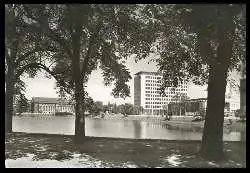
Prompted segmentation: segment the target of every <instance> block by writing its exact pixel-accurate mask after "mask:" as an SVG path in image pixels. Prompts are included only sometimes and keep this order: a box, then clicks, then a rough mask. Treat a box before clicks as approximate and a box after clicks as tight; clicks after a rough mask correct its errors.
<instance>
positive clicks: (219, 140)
mask: <svg viewBox="0 0 250 173" xmlns="http://www.w3.org/2000/svg"><path fill="white" fill-rule="evenodd" d="M223 35H224V33H223V34H221V36H222V37H220V38H219V47H218V51H217V58H216V60H215V62H213V63H210V66H209V80H208V97H207V98H208V101H207V114H206V118H205V124H204V131H203V137H202V145H201V150H200V153H201V156H202V157H204V158H206V159H209V160H220V159H222V158H223V123H224V107H225V92H226V84H227V72H228V67H229V61H230V57H231V54H232V52H231V51H232V45H233V42H232V40H230V39H228V38H227V37H225V36H223Z"/></svg>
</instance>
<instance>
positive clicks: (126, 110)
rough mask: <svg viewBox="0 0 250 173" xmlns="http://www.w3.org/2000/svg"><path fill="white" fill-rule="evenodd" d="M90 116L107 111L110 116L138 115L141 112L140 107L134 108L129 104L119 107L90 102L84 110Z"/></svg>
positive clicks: (141, 108)
mask: <svg viewBox="0 0 250 173" xmlns="http://www.w3.org/2000/svg"><path fill="white" fill-rule="evenodd" d="M86 110H87V111H89V113H90V114H91V115H94V116H97V115H99V114H100V113H101V112H106V111H108V112H109V113H110V114H123V115H125V116H126V115H139V114H141V113H142V112H143V107H142V106H140V107H139V106H134V105H133V104H130V103H125V104H121V105H117V104H111V103H108V104H107V105H104V104H103V103H102V102H101V101H96V102H92V103H91V104H89V107H88V108H86Z"/></svg>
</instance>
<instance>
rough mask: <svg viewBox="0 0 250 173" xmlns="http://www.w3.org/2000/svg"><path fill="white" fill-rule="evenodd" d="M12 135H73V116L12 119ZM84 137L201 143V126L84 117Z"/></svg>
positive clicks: (237, 136)
mask: <svg viewBox="0 0 250 173" xmlns="http://www.w3.org/2000/svg"><path fill="white" fill-rule="evenodd" d="M12 123H13V131H14V132H28V133H48V134H67V135H73V134H74V130H75V127H74V126H75V125H74V123H75V118H74V117H55V116H47V117H45V116H43V117H42V116H40V117H29V116H22V117H16V116H15V117H13V122H12ZM85 124H86V127H85V129H86V136H96V137H119V138H133V139H168V140H201V139H202V131H203V128H201V127H193V126H191V125H190V126H189V125H188V126H186V125H185V126H183V127H176V126H171V125H167V124H162V123H160V122H147V121H140V120H103V119H90V118H86V123H85ZM245 139H246V133H245V132H240V131H230V130H228V129H227V130H224V135H223V140H224V141H245Z"/></svg>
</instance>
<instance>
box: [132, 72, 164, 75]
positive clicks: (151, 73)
mask: <svg viewBox="0 0 250 173" xmlns="http://www.w3.org/2000/svg"><path fill="white" fill-rule="evenodd" d="M142 74H149V75H162V73H159V72H147V71H139V72H137V73H135V75H142Z"/></svg>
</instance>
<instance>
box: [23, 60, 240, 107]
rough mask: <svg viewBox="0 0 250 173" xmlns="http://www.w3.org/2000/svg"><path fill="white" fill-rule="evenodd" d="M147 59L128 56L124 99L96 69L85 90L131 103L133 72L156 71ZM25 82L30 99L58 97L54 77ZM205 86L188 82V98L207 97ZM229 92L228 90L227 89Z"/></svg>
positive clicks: (108, 99)
mask: <svg viewBox="0 0 250 173" xmlns="http://www.w3.org/2000/svg"><path fill="white" fill-rule="evenodd" d="M148 61H149V59H146V60H145V59H143V60H140V61H138V62H137V63H135V61H134V58H129V59H128V60H127V61H126V67H127V68H128V70H129V71H130V74H131V76H132V79H131V80H130V81H129V82H128V85H129V86H130V96H131V97H127V98H126V99H125V100H124V99H121V98H118V99H117V98H114V97H113V96H112V95H111V92H112V88H113V86H109V87H108V86H105V85H104V83H103V78H102V71H101V70H100V69H97V70H95V71H93V72H92V73H91V76H90V78H89V81H88V84H87V87H86V90H87V92H88V93H89V95H90V96H91V97H92V98H93V99H94V100H95V101H102V102H103V103H104V104H107V103H108V102H110V103H116V104H123V103H132V104H133V102H134V101H133V100H134V97H133V93H134V83H133V81H134V74H135V73H137V72H139V71H154V72H155V71H157V70H158V68H157V65H156V63H154V62H150V63H149V64H148ZM232 77H233V78H234V79H236V80H237V81H239V75H237V74H236V73H233V74H232ZM22 79H23V80H24V82H25V84H26V97H27V98H28V99H31V98H32V97H58V95H57V93H56V90H55V86H56V81H55V79H54V78H51V79H48V78H46V77H45V74H44V73H39V74H38V75H37V76H36V77H35V78H33V79H32V78H28V77H27V76H22ZM206 89H207V86H197V85H194V84H192V83H190V84H189V86H188V90H187V94H188V96H189V97H190V98H203V97H207V92H206ZM227 92H230V91H227ZM233 95H234V96H235V97H236V98H235V99H238V100H239V96H238V95H237V92H234V94H233Z"/></svg>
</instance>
